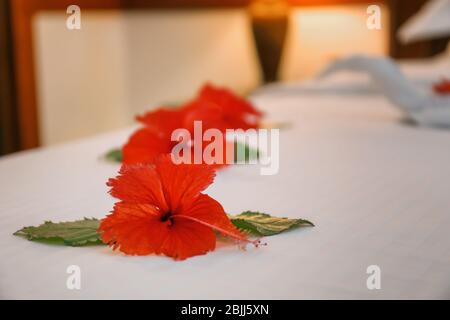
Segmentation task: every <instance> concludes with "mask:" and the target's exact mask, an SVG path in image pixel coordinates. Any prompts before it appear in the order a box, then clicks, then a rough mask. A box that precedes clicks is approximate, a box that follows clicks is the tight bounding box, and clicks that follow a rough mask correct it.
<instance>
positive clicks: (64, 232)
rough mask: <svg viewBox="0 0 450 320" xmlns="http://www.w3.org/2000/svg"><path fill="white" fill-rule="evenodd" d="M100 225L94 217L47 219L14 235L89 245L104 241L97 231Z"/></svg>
mask: <svg viewBox="0 0 450 320" xmlns="http://www.w3.org/2000/svg"><path fill="white" fill-rule="evenodd" d="M99 225H100V220H98V219H94V218H93V219H88V218H84V219H83V220H77V221H71V222H59V223H54V222H51V221H46V222H45V223H43V224H41V225H39V226H37V227H24V228H22V229H20V230H19V231H17V232H15V233H14V235H16V236H20V237H24V238H26V239H28V240H31V241H40V242H45V243H51V244H64V245H67V246H87V245H94V244H101V243H102V241H101V239H100V235H99V234H98V233H97V229H98V227H99Z"/></svg>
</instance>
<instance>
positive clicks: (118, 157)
mask: <svg viewBox="0 0 450 320" xmlns="http://www.w3.org/2000/svg"><path fill="white" fill-rule="evenodd" d="M105 158H106V159H107V160H109V161H112V162H119V163H120V162H122V159H123V155H122V149H112V150H110V151H108V153H106V154H105Z"/></svg>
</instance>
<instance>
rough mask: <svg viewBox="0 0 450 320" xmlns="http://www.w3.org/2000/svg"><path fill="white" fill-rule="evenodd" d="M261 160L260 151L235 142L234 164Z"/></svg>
mask: <svg viewBox="0 0 450 320" xmlns="http://www.w3.org/2000/svg"><path fill="white" fill-rule="evenodd" d="M258 158H259V150H258V149H255V148H252V147H250V146H249V145H248V144H246V143H244V142H240V141H235V142H234V163H248V162H249V161H250V160H254V159H258Z"/></svg>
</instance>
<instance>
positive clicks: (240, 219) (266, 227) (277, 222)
mask: <svg viewBox="0 0 450 320" xmlns="http://www.w3.org/2000/svg"><path fill="white" fill-rule="evenodd" d="M228 217H229V218H230V220H231V222H232V223H233V224H234V225H235V226H236V227H237V228H238V229H240V230H243V231H247V232H249V233H252V234H255V235H258V236H272V235H275V234H278V233H281V232H284V231H288V230H291V229H293V228H297V227H301V226H314V224H313V223H312V222H310V221H308V220H305V219H288V218H279V217H273V216H271V215H268V214H266V213H260V212H255V211H245V212H242V213H241V214H238V215H237V216H231V215H229V216H228Z"/></svg>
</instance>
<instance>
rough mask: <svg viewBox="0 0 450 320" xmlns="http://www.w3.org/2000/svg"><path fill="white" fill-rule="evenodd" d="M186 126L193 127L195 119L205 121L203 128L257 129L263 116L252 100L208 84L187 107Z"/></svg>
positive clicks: (185, 108)
mask: <svg viewBox="0 0 450 320" xmlns="http://www.w3.org/2000/svg"><path fill="white" fill-rule="evenodd" d="M184 110H185V112H186V113H185V121H184V127H185V128H192V125H193V122H194V121H195V120H197V121H202V122H203V128H204V129H205V130H206V129H210V128H216V129H219V130H221V131H222V132H225V130H226V129H243V130H247V129H256V128H258V127H259V123H260V121H261V118H262V113H261V112H260V111H258V110H257V109H256V108H255V107H254V106H253V105H252V104H250V102H248V101H246V100H245V99H243V98H241V97H238V96H236V95H234V94H233V93H232V92H231V91H229V90H227V89H223V88H217V87H214V86H212V85H210V84H206V85H204V86H203V88H202V89H201V90H200V91H199V93H198V95H197V97H196V98H195V99H194V100H193V101H191V102H190V103H188V104H187V105H186V106H185V107H184Z"/></svg>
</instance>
